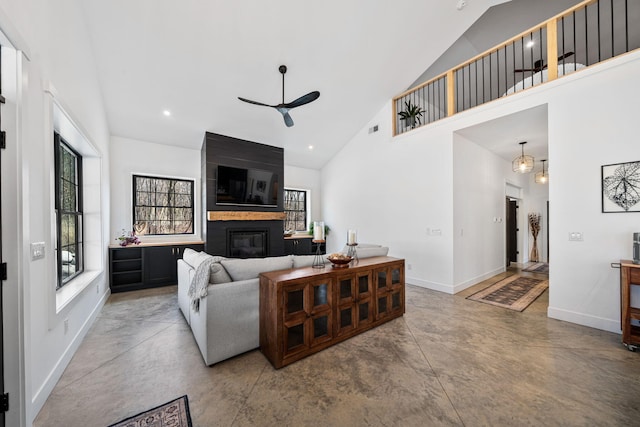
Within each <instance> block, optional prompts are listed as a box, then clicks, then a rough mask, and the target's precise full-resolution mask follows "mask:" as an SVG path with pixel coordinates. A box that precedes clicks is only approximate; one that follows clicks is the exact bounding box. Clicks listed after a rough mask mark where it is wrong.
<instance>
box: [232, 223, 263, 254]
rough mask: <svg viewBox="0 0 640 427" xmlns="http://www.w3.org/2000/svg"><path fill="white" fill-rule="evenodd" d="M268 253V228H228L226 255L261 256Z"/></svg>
mask: <svg viewBox="0 0 640 427" xmlns="http://www.w3.org/2000/svg"><path fill="white" fill-rule="evenodd" d="M268 255H269V230H267V229H257V228H250V229H228V230H227V256H228V257H231V258H262V257H266V256H268Z"/></svg>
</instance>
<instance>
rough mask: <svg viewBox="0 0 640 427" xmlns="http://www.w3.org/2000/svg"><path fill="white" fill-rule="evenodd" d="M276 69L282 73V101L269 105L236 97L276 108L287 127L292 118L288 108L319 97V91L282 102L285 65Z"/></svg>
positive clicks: (290, 123) (250, 102)
mask: <svg viewBox="0 0 640 427" xmlns="http://www.w3.org/2000/svg"><path fill="white" fill-rule="evenodd" d="M278 71H280V74H282V103H280V104H278V105H269V104H264V103H262V102H257V101H252V100H250V99H246V98H241V97H238V99H239V100H240V101H244V102H248V103H249V104H254V105H260V106H262V107H271V108H275V109H276V110H278V112H279V113H280V114H282V117H283V118H284V124H285V125H287V127H291V126H293V119H292V118H291V116H290V115H289V110H291V109H292V108H296V107H300V106H302V105H305V104H308V103H310V102H313V101H315V100H316V99H318V98H319V97H320V92H318V91H317V90H316V91H313V92H309V93H308V94H306V95H302V96H301V97H300V98H298V99H296V100H295V101H292V102H289V103H285V102H284V75H285V74H286V73H287V66H286V65H281V66H280V67H278Z"/></svg>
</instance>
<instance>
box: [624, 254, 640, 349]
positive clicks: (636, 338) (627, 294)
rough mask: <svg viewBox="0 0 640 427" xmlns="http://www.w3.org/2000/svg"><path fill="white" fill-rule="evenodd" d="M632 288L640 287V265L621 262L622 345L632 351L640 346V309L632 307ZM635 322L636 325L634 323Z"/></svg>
mask: <svg viewBox="0 0 640 427" xmlns="http://www.w3.org/2000/svg"><path fill="white" fill-rule="evenodd" d="M631 286H639V287H640V265H639V264H634V263H633V262H632V261H629V260H621V261H620V327H621V328H622V343H623V344H624V345H625V346H627V348H628V349H629V350H631V351H635V350H636V349H637V348H638V346H640V326H639V322H640V308H636V307H631ZM634 321H635V324H634V323H632V322H634Z"/></svg>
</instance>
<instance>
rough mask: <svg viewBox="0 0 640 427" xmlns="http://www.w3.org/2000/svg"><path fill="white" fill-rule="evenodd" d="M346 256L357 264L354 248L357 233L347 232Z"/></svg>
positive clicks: (354, 231) (353, 231)
mask: <svg viewBox="0 0 640 427" xmlns="http://www.w3.org/2000/svg"><path fill="white" fill-rule="evenodd" d="M347 246H349V249H348V250H347V256H349V257H351V259H352V260H354V261H355V262H356V263H357V262H358V254H357V252H356V246H358V232H357V231H356V230H348V231H347Z"/></svg>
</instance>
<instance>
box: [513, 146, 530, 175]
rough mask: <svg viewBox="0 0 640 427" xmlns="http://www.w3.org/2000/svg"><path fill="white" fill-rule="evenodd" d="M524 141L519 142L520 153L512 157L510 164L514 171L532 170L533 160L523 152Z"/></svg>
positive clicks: (526, 171) (527, 171)
mask: <svg viewBox="0 0 640 427" xmlns="http://www.w3.org/2000/svg"><path fill="white" fill-rule="evenodd" d="M526 143H527V142H526V141H525V142H520V147H521V149H522V154H521V155H520V156H518V157H516V158H515V159H513V162H512V164H511V166H512V169H513V171H514V172H519V173H529V172H531V171H532V170H533V162H534V159H533V156H529V155H525V154H524V144H526Z"/></svg>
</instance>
